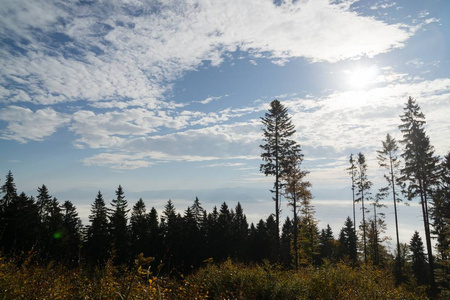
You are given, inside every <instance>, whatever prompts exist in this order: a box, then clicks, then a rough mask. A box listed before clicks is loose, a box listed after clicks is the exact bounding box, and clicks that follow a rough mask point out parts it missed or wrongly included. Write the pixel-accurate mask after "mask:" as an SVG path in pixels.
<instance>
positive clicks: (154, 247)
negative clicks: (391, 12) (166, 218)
mask: <svg viewBox="0 0 450 300" xmlns="http://www.w3.org/2000/svg"><path fill="white" fill-rule="evenodd" d="M158 220H159V219H158V212H157V211H156V209H155V208H154V207H152V209H151V210H150V212H149V213H148V215H147V222H148V229H149V239H148V241H147V243H146V249H148V250H147V251H146V254H147V253H148V254H147V256H152V257H157V256H158V255H160V253H161V249H162V242H161V230H160V227H159V221H158Z"/></svg>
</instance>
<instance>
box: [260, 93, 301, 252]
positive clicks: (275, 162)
mask: <svg viewBox="0 0 450 300" xmlns="http://www.w3.org/2000/svg"><path fill="white" fill-rule="evenodd" d="M261 121H262V124H263V125H264V127H265V128H264V129H263V130H264V138H263V141H264V142H265V144H263V145H260V147H261V149H262V150H263V153H262V154H261V158H262V159H263V161H264V162H265V163H264V164H261V166H260V171H261V172H263V173H264V174H265V175H266V176H268V175H271V176H275V183H274V190H273V191H272V192H274V193H275V197H274V198H273V200H274V201H275V220H276V226H277V236H278V238H277V240H276V245H277V247H278V240H279V228H280V202H281V198H280V192H281V188H282V177H283V174H284V173H285V169H284V167H285V165H286V163H285V162H286V159H287V158H289V157H290V156H291V155H292V154H297V153H298V152H299V151H300V147H299V145H298V144H297V143H296V142H295V141H294V140H293V139H292V136H293V135H294V133H295V127H294V124H292V120H291V118H290V117H289V115H288V110H287V108H286V107H284V106H283V105H282V104H281V103H280V101H278V100H273V101H272V102H271V103H270V108H269V112H268V113H266V114H265V117H264V118H261Z"/></svg>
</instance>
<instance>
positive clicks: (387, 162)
mask: <svg viewBox="0 0 450 300" xmlns="http://www.w3.org/2000/svg"><path fill="white" fill-rule="evenodd" d="M397 151H398V146H397V142H396V140H395V139H394V138H392V137H391V135H390V134H389V133H388V134H387V135H386V140H385V141H382V149H381V150H378V151H377V154H378V155H377V158H378V164H379V166H380V167H382V168H385V169H386V170H387V171H388V174H384V178H385V179H386V181H387V183H388V185H387V186H386V187H383V188H382V189H381V190H380V192H381V195H383V196H387V195H389V194H391V196H392V200H393V202H394V217H395V235H396V239H397V254H398V255H399V254H400V253H401V251H400V238H399V233H398V217H397V203H398V202H401V201H402V199H401V198H400V197H399V193H398V191H399V190H400V191H401V190H402V186H401V181H400V178H399V176H400V174H399V172H400V161H399V157H398V154H397ZM396 260H397V263H398V262H400V258H399V257H397V258H396ZM398 267H399V266H398Z"/></svg>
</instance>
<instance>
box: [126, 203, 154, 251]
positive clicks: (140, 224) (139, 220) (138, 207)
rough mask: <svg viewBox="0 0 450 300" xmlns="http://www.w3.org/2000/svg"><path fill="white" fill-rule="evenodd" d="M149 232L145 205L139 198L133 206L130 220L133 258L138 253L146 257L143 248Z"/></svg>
mask: <svg viewBox="0 0 450 300" xmlns="http://www.w3.org/2000/svg"><path fill="white" fill-rule="evenodd" d="M149 231H150V230H149V227H148V218H147V211H146V208H145V203H144V201H143V200H142V198H140V199H139V200H138V201H137V202H136V204H135V205H134V206H133V209H132V211H131V218H130V237H131V250H132V251H133V253H132V255H133V257H134V256H136V255H137V254H139V253H144V256H145V255H147V253H146V251H145V250H146V249H145V248H146V247H145V246H146V243H147V240H148V238H149V236H148V235H149Z"/></svg>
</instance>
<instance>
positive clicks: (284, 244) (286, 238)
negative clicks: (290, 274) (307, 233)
mask: <svg viewBox="0 0 450 300" xmlns="http://www.w3.org/2000/svg"><path fill="white" fill-rule="evenodd" d="M294 228H295V227H294V223H293V221H291V219H289V217H287V218H286V220H285V222H284V224H283V228H282V229H281V243H280V245H281V249H280V262H281V263H282V264H283V266H284V267H285V268H292V262H293V261H294V257H293V255H292V253H295V251H291V245H292V243H293V232H294ZM297 231H298V230H297ZM294 265H295V263H294Z"/></svg>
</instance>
